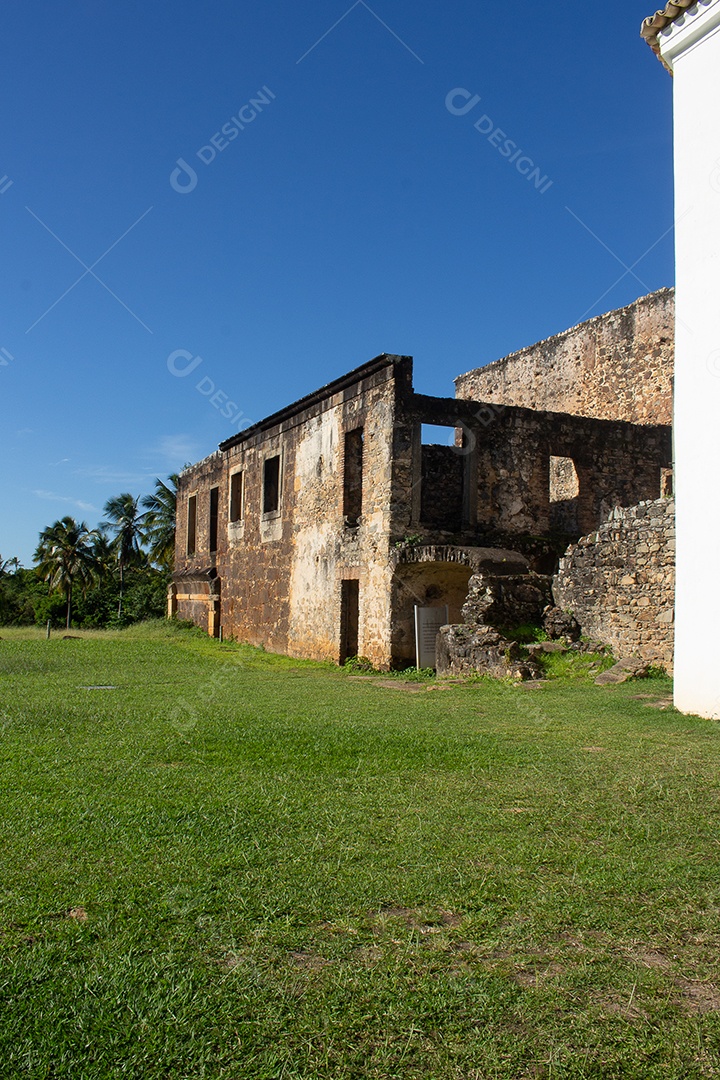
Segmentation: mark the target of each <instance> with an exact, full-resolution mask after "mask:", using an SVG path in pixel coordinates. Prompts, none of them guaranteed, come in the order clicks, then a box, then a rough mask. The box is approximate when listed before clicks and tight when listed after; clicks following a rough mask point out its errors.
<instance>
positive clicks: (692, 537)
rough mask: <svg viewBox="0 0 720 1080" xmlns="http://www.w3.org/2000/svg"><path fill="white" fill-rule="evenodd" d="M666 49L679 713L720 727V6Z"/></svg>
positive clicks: (687, 25) (679, 25) (710, 0)
mask: <svg viewBox="0 0 720 1080" xmlns="http://www.w3.org/2000/svg"><path fill="white" fill-rule="evenodd" d="M660 46H661V52H662V55H663V59H665V61H666V62H667V63H668V64H669V65H670V66H671V67H672V69H673V74H674V123H675V223H676V236H675V240H676V264H677V269H676V350H675V459H676V462H675V487H676V501H677V591H676V623H675V705H676V707H677V708H678V709H680V710H682V711H683V712H687V713H696V714H699V715H700V716H705V717H709V718H720V653H719V652H718V647H719V646H720V0H699V3H698V4H697V5H695V6H694V7H692V8H690V9H688V11H687V12H686V13H685V14H684V15H683V16H682V17H681V19H680V20H678V21H676V22H675V23H673V24H672V25H671V26H670V27H669V28H668V29H667V30H666V31H664V32H663V34H662V35H661V40H660Z"/></svg>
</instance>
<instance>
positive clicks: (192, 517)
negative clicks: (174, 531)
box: [187, 495, 197, 555]
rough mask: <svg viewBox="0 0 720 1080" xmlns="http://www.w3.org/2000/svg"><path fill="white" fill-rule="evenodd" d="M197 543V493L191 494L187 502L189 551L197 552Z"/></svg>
mask: <svg viewBox="0 0 720 1080" xmlns="http://www.w3.org/2000/svg"><path fill="white" fill-rule="evenodd" d="M196 545H197V495H191V496H190V497H189V499H188V504H187V553H188V555H194V554H195V548H196Z"/></svg>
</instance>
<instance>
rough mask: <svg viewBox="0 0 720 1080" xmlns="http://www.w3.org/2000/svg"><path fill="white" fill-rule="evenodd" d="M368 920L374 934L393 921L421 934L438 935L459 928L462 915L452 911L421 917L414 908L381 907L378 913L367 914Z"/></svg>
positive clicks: (421, 914)
mask: <svg viewBox="0 0 720 1080" xmlns="http://www.w3.org/2000/svg"><path fill="white" fill-rule="evenodd" d="M368 918H369V922H370V925H371V927H372V929H373V931H374V932H375V933H378V932H379V931H382V930H383V929H385V926H386V925H387V923H388V922H390V921H391V920H394V919H397V920H399V921H400V922H402V923H404V924H405V926H407V927H408V928H409V929H411V930H417V931H419V932H420V933H421V934H439V933H441V932H442V931H443V930H446V929H451V928H453V927H456V926H460V924H461V923H462V915H456V914H455V913H454V912H452V911H438V912H437V914H435V915H423V913H422V912H421V911H418V910H417V909H416V908H407V907H383V908H380V909H379V910H378V911H371V912H369V916H368Z"/></svg>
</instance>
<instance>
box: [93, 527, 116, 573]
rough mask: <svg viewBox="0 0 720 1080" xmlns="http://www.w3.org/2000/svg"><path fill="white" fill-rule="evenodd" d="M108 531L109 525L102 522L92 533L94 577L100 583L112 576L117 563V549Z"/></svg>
mask: <svg viewBox="0 0 720 1080" xmlns="http://www.w3.org/2000/svg"><path fill="white" fill-rule="evenodd" d="M107 533H108V526H107V525H106V524H101V525H98V527H97V529H96V530H95V532H94V533H93V534H92V556H93V577H94V579H95V582H96V584H98V585H102V583H103V582H104V581H105V580H107V579H108V578H112V575H113V572H114V570H115V566H116V563H117V559H116V557H115V550H114V548H113V544H112V541H111V540H109V539H108V535H107Z"/></svg>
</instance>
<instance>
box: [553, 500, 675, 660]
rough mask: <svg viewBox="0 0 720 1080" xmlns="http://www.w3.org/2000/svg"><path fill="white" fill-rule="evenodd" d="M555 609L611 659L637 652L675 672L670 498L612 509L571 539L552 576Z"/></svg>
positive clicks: (673, 540)
mask: <svg viewBox="0 0 720 1080" xmlns="http://www.w3.org/2000/svg"><path fill="white" fill-rule="evenodd" d="M553 597H554V600H555V603H556V604H557V606H558V607H559V608H562V609H563V610H565V611H571V612H572V614H573V615H574V616H575V618H576V619H577V621H578V623H579V624H580V628H581V630H582V633H583V634H584V635H585V636H587V637H589V638H590V639H592V640H594V641H598V642H601V643H602V644H603V645H608V646H610V648H611V649H612V650H613V652H614V653H615V655H616V656H630V655H633V656H640V657H642V658H643V659H644V660H646V661H648V662H649V663H651V664H655V665H657V666H659V667H664V668H665V670H666V671H667V672H668V674H670V673H672V661H673V609H674V597H675V502H674V500H673V499H658V500H656V501H654V502H643V503H640V504H639V505H638V506H631V507H629V508H628V509H621V508H619V507H618V508H616V509H615V510H613V512H612V513H611V515H610V517H609V519H608V520H607V521H606V522H604V523H603V524H602V525H601V526H600V528H599V529H598V530H597V532H593V533H590V534H589V535H588V536H583V537H582V538H581V539H580V540H579V541H578V543H577V544H572V545H571V546H570V547H569V548H568V550H567V552H566V554H565V556H564V558H562V559H561V560H560V567H559V570H558V573H557V575H556V576H555V578H554V581H553Z"/></svg>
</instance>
